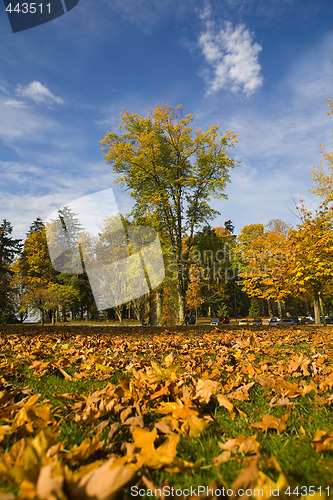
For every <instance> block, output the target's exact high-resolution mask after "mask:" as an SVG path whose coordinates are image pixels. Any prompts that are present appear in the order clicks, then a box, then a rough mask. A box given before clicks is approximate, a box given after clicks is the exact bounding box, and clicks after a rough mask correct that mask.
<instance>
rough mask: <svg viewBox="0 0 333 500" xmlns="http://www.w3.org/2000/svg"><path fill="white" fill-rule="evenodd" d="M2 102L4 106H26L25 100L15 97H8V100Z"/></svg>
mask: <svg viewBox="0 0 333 500" xmlns="http://www.w3.org/2000/svg"><path fill="white" fill-rule="evenodd" d="M4 104H5V105H6V106H11V107H13V108H23V109H24V108H27V107H28V106H27V105H26V103H25V102H23V101H18V100H17V99H8V101H5V102H4Z"/></svg>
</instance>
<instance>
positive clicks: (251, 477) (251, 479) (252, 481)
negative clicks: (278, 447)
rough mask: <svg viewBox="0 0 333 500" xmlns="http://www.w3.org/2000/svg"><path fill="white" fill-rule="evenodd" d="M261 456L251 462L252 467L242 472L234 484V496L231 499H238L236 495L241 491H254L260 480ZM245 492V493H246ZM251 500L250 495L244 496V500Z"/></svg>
mask: <svg viewBox="0 0 333 500" xmlns="http://www.w3.org/2000/svg"><path fill="white" fill-rule="evenodd" d="M259 458H260V454H259V453H258V454H257V455H256V456H255V457H254V458H253V459H252V460H251V462H250V465H249V466H248V467H247V468H246V469H244V470H242V472H241V473H240V474H239V476H238V478H237V479H236V480H235V481H234V482H233V483H232V490H233V492H234V493H233V495H232V496H231V497H230V498H236V493H237V491H238V490H239V489H243V490H245V491H246V490H247V489H252V488H253V487H254V486H255V485H256V483H257V480H258V462H259ZM245 491H244V493H245ZM243 498H244V499H246V498H251V497H249V496H248V495H246V494H245V495H244V496H242V499H243Z"/></svg>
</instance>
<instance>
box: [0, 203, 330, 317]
mask: <svg viewBox="0 0 333 500" xmlns="http://www.w3.org/2000/svg"><path fill="white" fill-rule="evenodd" d="M300 214H301V217H302V218H303V220H302V221H301V222H300V224H299V225H298V227H297V228H292V227H290V226H288V225H287V224H285V223H284V222H283V221H281V220H273V221H271V222H270V223H269V224H267V225H266V226H264V225H263V224H252V225H248V226H245V227H244V228H243V229H242V230H241V232H240V234H239V235H238V236H235V235H234V234H233V231H234V228H233V225H232V222H231V221H226V222H225V224H224V227H216V228H212V227H210V226H205V227H204V228H203V229H202V230H201V231H198V232H197V233H195V235H194V236H193V243H192V246H191V251H190V255H189V259H188V260H186V259H185V258H183V255H182V254H181V256H180V257H181V262H182V279H183V280H184V283H186V309H185V311H186V316H205V317H212V316H233V317H246V316H249V317H256V316H276V315H277V316H280V317H282V316H284V315H286V314H291V315H304V316H308V315H314V316H315V318H316V320H317V322H320V316H322V317H324V316H325V315H326V314H331V313H332V297H333V290H332V277H333V231H332V218H331V212H330V210H328V209H326V210H324V209H323V208H322V209H321V211H319V212H318V213H317V214H315V215H314V216H313V215H312V214H311V213H310V212H306V211H305V210H304V209H303V210H301V211H300ZM12 229H13V228H12V225H11V224H10V223H9V222H8V221H6V220H3V222H2V224H1V225H0V286H1V288H0V293H1V294H0V300H1V303H0V320H1V322H2V323H11V322H23V321H24V320H26V319H27V317H28V314H29V315H36V314H37V317H38V319H39V320H40V321H41V322H42V323H44V322H53V323H54V322H59V321H60V322H65V321H69V320H73V321H79V320H84V319H91V320H106V319H109V320H118V321H119V322H121V321H122V320H124V319H125V318H127V319H129V318H131V319H136V320H137V321H138V322H139V323H140V324H162V325H172V324H176V323H178V322H179V321H180V318H179V294H178V289H177V285H178V278H179V262H177V260H176V256H177V255H176V253H175V251H174V249H173V248H172V247H169V246H168V245H166V244H165V242H163V241H162V250H163V257H164V265H165V279H164V281H163V283H162V284H161V285H160V286H159V287H158V288H156V289H155V290H152V291H150V292H149V293H148V294H146V295H144V296H142V297H139V298H136V299H134V300H131V301H129V302H128V303H126V304H119V305H117V306H116V307H114V308H110V309H107V310H104V311H102V312H99V311H98V310H97V307H96V304H95V299H94V296H93V293H92V290H91V288H90V284H89V279H88V276H87V274H86V273H85V272H82V273H70V272H62V273H61V272H57V271H56V270H55V269H54V268H53V266H52V263H51V260H50V256H49V251H48V246H47V239H46V233H45V226H44V224H43V222H42V220H41V219H39V218H37V219H36V220H35V221H34V222H33V223H32V224H31V226H30V229H29V232H28V234H27V236H26V239H25V240H24V241H22V240H18V239H15V238H13V237H12ZM183 248H186V238H185V239H184V241H183ZM182 259H183V260H182ZM133 286H135V284H134V285H133Z"/></svg>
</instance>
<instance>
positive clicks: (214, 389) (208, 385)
mask: <svg viewBox="0 0 333 500" xmlns="http://www.w3.org/2000/svg"><path fill="white" fill-rule="evenodd" d="M220 388H221V384H220V382H215V380H202V379H199V380H198V383H197V387H196V392H195V397H194V399H199V400H200V401H204V402H205V403H207V404H208V403H209V401H210V398H211V397H212V396H213V395H215V394H217V393H218V392H219V390H220Z"/></svg>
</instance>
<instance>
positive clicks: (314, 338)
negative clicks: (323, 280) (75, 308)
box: [0, 325, 333, 500]
mask: <svg viewBox="0 0 333 500" xmlns="http://www.w3.org/2000/svg"><path fill="white" fill-rule="evenodd" d="M0 345H1V349H0V353H1V354H0V357H1V358H0V382H1V387H0V477H1V479H0V491H2V492H3V495H6V496H1V494H0V499H2V498H3V499H5V498H6V499H11V498H17V497H18V498H37V499H45V500H46V499H47V500H48V499H61V500H66V499H94V500H96V499H99V500H107V499H114V498H116V496H117V495H118V496H119V498H130V497H134V496H139V497H140V496H141V495H146V496H149V495H150V493H151V492H153V493H155V489H158V490H159V491H156V496H162V498H163V497H164V498H167V497H168V496H171V493H172V492H173V493H174V495H173V496H176V497H177V498H181V497H184V498H185V497H190V496H191V495H192V496H193V497H198V496H200V497H201V498H207V492H206V490H205V491H203V488H204V487H208V486H209V487H210V489H211V490H212V491H210V492H209V493H210V494H211V493H212V494H213V495H214V494H215V493H216V495H217V496H220V497H223V493H224V498H228V497H232V498H237V495H238V496H239V497H242V498H250V497H251V495H252V497H254V498H270V496H271V495H273V494H274V493H275V496H279V498H302V497H303V498H305V497H307V498H314V499H319V498H321V499H323V498H327V497H329V496H331V494H332V493H333V477H332V470H333V414H332V403H333V391H332V388H333V356H332V351H333V329H332V328H331V327H326V328H321V327H319V328H318V327H288V328H266V327H261V328H260V327H258V328H256V327H247V328H246V329H242V328H240V327H236V326H232V325H231V326H228V327H221V328H220V329H217V328H213V327H210V326H197V327H192V326H188V327H178V328H172V329H170V330H167V329H165V328H162V327H159V328H158V327H154V328H151V327H147V328H138V327H119V328H117V327H97V326H96V327H93V326H85V327H84V326H82V327H74V326H57V327H50V326H46V327H43V328H42V327H41V326H38V325H26V326H22V325H13V326H2V327H1V328H0ZM163 488H164V489H163ZM172 488H174V490H173V491H172ZM191 488H192V490H191ZM223 488H224V489H223ZM176 490H177V491H176ZM169 493H170V495H169ZM219 493H221V494H220V495H219ZM246 493H247V496H246ZM332 496H333V495H332Z"/></svg>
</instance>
